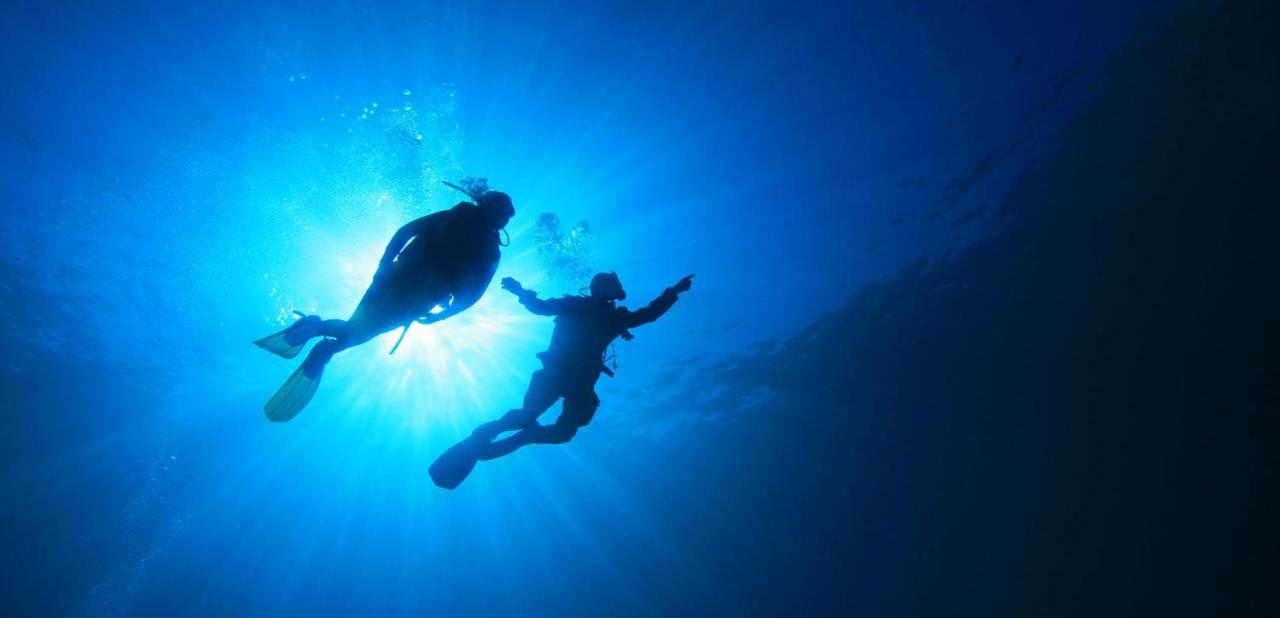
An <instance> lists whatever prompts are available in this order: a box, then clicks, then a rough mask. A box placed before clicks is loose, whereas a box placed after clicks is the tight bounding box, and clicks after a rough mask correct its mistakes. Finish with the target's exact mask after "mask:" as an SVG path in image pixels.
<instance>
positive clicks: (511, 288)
mask: <svg viewBox="0 0 1280 618" xmlns="http://www.w3.org/2000/svg"><path fill="white" fill-rule="evenodd" d="M502 289H504V290H506V291H508V292H511V293H512V294H515V295H516V296H519V295H521V294H523V293H524V286H523V285H520V282H519V281H516V280H515V279H512V278H511V277H503V278H502Z"/></svg>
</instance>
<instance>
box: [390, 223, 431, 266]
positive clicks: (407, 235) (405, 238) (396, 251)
mask: <svg viewBox="0 0 1280 618" xmlns="http://www.w3.org/2000/svg"><path fill="white" fill-rule="evenodd" d="M436 214H439V213H435V214H430V215H427V216H425V217H419V218H417V219H414V220H413V221H410V222H408V223H406V224H404V227H401V228H400V229H399V230H396V233H395V235H393V236H392V237H391V242H389V243H387V250H386V251H384V252H383V253H382V259H381V260H378V268H382V267H383V266H386V265H388V264H390V263H392V262H394V261H395V259H396V256H398V255H400V251H402V250H403V249H404V246H405V245H407V244H409V241H410V240H413V238H414V237H415V236H421V235H422V233H423V232H425V231H426V230H427V227H428V226H430V225H431V223H432V221H431V218H432V217H434V216H435V215H436Z"/></svg>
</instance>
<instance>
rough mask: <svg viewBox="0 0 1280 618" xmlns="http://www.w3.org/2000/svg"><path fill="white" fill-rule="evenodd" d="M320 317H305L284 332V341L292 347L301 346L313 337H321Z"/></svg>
mask: <svg viewBox="0 0 1280 618" xmlns="http://www.w3.org/2000/svg"><path fill="white" fill-rule="evenodd" d="M320 324H321V320H320V316H318V315H304V316H302V317H301V318H299V319H298V321H297V322H294V323H293V325H292V326H290V327H289V328H286V329H285V330H284V341H285V343H287V344H289V345H291V346H300V345H303V344H305V343H306V342H308V341H310V340H311V338H312V337H318V336H320Z"/></svg>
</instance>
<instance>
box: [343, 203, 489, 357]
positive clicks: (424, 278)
mask: <svg viewBox="0 0 1280 618" xmlns="http://www.w3.org/2000/svg"><path fill="white" fill-rule="evenodd" d="M423 221H424V225H423V226H422V229H421V231H420V232H419V233H418V234H417V235H416V236H415V237H414V238H413V240H411V241H409V244H408V245H407V246H405V247H404V249H403V250H401V251H400V253H399V256H398V257H397V258H396V260H395V261H394V262H392V263H391V264H389V265H388V266H387V272H386V274H385V276H383V277H381V278H379V279H377V280H375V281H374V282H373V283H372V284H371V285H370V286H369V289H368V290H367V291H366V292H365V295H364V297H363V298H361V299H360V304H359V305H358V306H357V307H356V310H355V312H354V313H353V314H352V316H351V319H350V320H348V322H359V323H367V327H366V328H363V329H362V330H369V331H376V332H375V334H377V333H381V332H385V331H386V330H387V329H391V328H395V327H398V326H403V325H404V324H407V323H408V322H411V321H413V320H414V319H415V318H417V317H419V316H422V315H423V314H425V313H427V312H428V311H430V310H431V308H432V307H433V306H435V305H437V304H446V303H448V300H449V296H450V295H451V294H458V292H459V291H460V289H462V288H466V287H474V285H469V284H474V283H479V282H478V281H476V282H473V281H472V280H473V279H476V280H479V279H483V284H482V287H481V289H483V286H487V285H488V283H489V280H490V279H491V278H492V277H493V273H494V272H495V271H496V270H497V266H498V258H499V244H498V233H497V232H496V231H493V230H491V229H489V228H488V226H487V224H486V222H485V220H484V218H483V215H482V213H481V211H480V208H479V207H477V206H475V205H473V204H470V203H468V202H463V203H460V204H458V205H457V206H454V207H453V208H450V209H449V210H446V211H442V212H438V213H435V214H431V215H428V216H427V217H425V218H424V219H423Z"/></svg>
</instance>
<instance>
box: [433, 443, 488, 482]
mask: <svg viewBox="0 0 1280 618" xmlns="http://www.w3.org/2000/svg"><path fill="white" fill-rule="evenodd" d="M485 444H488V441H487V440H484V439H482V438H481V439H477V438H475V437H470V438H467V439H465V440H463V441H461V442H459V443H457V444H455V445H453V446H452V447H450V448H449V450H447V451H445V452H444V454H443V455H441V456H440V457H439V459H436V461H435V463H433V464H431V467H430V468H427V473H428V474H430V475H431V482H433V483H435V484H436V485H437V486H440V487H443V488H445V489H453V488H455V487H457V486H458V485H460V484H462V481H465V480H466V479H467V476H468V475H469V474H471V471H472V470H474V469H475V467H476V462H478V461H479V460H480V458H479V452H480V447H482V446H484V445H485Z"/></svg>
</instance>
